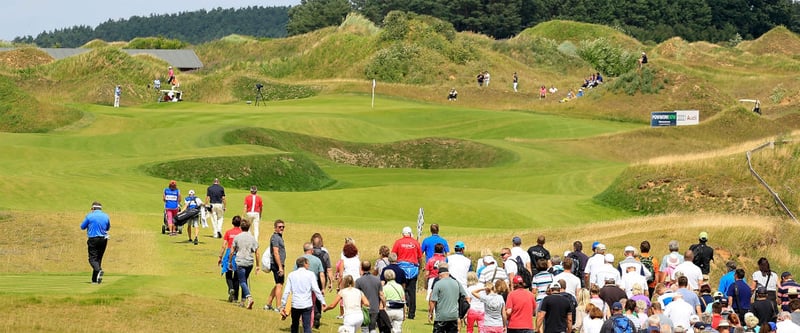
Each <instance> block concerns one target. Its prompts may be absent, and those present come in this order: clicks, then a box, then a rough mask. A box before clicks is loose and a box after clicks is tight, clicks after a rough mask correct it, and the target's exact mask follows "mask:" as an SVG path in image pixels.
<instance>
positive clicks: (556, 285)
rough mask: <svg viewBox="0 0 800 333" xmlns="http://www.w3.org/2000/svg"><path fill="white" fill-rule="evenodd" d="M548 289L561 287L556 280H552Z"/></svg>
mask: <svg viewBox="0 0 800 333" xmlns="http://www.w3.org/2000/svg"><path fill="white" fill-rule="evenodd" d="M550 289H561V284H560V283H558V282H553V283H551V284H550Z"/></svg>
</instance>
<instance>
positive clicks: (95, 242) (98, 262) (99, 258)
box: [86, 237, 108, 282]
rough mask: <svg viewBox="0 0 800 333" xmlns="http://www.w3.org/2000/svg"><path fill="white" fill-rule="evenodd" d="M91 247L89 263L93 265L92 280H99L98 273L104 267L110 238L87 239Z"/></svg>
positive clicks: (88, 245)
mask: <svg viewBox="0 0 800 333" xmlns="http://www.w3.org/2000/svg"><path fill="white" fill-rule="evenodd" d="M86 245H87V247H88V249H89V265H92V282H97V273H98V272H100V271H101V270H102V269H103V268H102V267H103V266H102V265H103V255H104V254H105V253H106V246H107V245H108V239H106V238H105V237H92V238H89V239H88V240H87V241H86Z"/></svg>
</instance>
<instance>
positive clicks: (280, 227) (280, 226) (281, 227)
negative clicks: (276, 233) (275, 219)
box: [275, 225, 286, 229]
mask: <svg viewBox="0 0 800 333" xmlns="http://www.w3.org/2000/svg"><path fill="white" fill-rule="evenodd" d="M285 227H286V226H282V225H279V226H277V227H275V228H278V229H283V228H285Z"/></svg>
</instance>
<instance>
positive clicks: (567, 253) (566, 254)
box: [564, 251, 572, 258]
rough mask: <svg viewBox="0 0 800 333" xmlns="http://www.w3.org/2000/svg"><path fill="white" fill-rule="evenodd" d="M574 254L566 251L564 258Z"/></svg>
mask: <svg viewBox="0 0 800 333" xmlns="http://www.w3.org/2000/svg"><path fill="white" fill-rule="evenodd" d="M570 254H572V251H564V258H566V257H569V255H570Z"/></svg>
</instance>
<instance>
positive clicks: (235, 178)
mask: <svg viewBox="0 0 800 333" xmlns="http://www.w3.org/2000/svg"><path fill="white" fill-rule="evenodd" d="M146 170H147V172H148V173H149V174H150V175H152V176H154V177H160V178H165V179H176V180H181V181H186V182H191V183H198V184H208V183H211V182H212V181H213V180H214V179H215V178H220V179H224V180H225V183H226V184H227V185H228V186H229V187H231V188H238V189H241V190H247V189H249V188H250V186H252V185H256V186H258V188H259V189H261V190H263V191H285V192H294V191H315V190H320V189H323V188H325V187H327V186H330V185H331V184H333V183H334V182H335V180H333V179H331V178H330V177H329V176H328V175H327V174H326V173H325V171H323V170H322V169H320V168H319V166H317V165H316V164H315V163H314V162H313V161H311V160H309V159H308V158H307V157H305V156H303V155H301V154H276V155H255V156H236V157H210V158H200V159H193V160H182V161H175V162H167V163H160V164H156V165H152V166H149V167H147V168H146Z"/></svg>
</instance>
